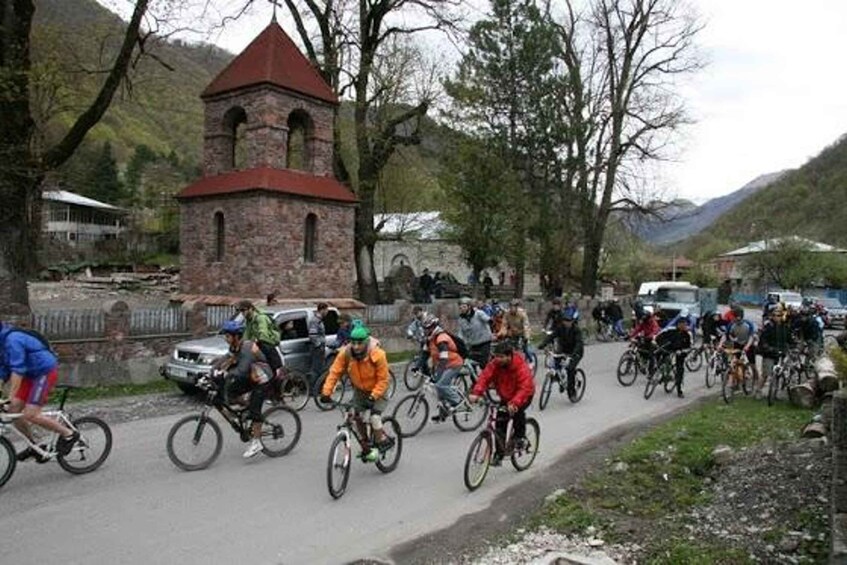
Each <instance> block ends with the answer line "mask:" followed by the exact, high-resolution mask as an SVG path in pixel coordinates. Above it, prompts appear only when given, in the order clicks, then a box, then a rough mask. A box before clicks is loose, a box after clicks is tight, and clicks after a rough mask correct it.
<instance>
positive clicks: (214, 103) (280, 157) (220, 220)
mask: <svg viewBox="0 0 847 565" xmlns="http://www.w3.org/2000/svg"><path fill="white" fill-rule="evenodd" d="M201 98H202V100H203V103H204V105H205V134H204V143H203V166H204V171H203V174H204V176H203V177H202V178H200V179H199V180H198V181H196V182H194V183H193V184H191V185H190V186H188V187H186V188H185V189H184V190H183V191H182V192H181V193H180V194H179V195H178V196H177V198H178V200H179V203H180V248H181V249H180V251H181V273H180V286H181V291H182V293H184V294H187V295H225V296H265V295H267V294H270V293H276V294H277V297H278V298H281V299H286V298H330V297H338V298H345V297H350V296H353V289H354V284H355V265H354V262H353V237H354V232H353V228H354V214H355V206H356V203H357V200H356V197H355V196H354V194H353V193H352V191H351V190H350V189H349V188H348V187H347V186H345V185H343V184H341V183H340V182H338V180H336V178H335V177H334V176H333V118H334V113H335V110H336V107H337V106H338V104H339V101H338V98H337V97H336V95H335V93H334V92H333V90H332V89H331V88H330V86H329V85H328V84H327V83H326V82H325V81H324V80H323V78H322V77H321V75H320V74H319V73H318V71H317V70H316V69H315V68H314V67H312V65H311V64H310V63H309V61H308V60H307V59H306V58H305V57H304V56H303V54H302V53H300V51H299V50H298V49H297V46H296V45H295V44H294V42H293V41H292V40H291V38H290V37H288V35H286V33H285V32H284V31H283V30H282V28H281V27H280V26H279V25H278V24H277V22H276V20H274V21H272V22H271V23H270V25H268V26H267V27H266V28H265V29H264V31H262V32H261V33H260V34H259V35H258V37H256V39H254V40H253V42H252V43H250V45H248V46H247V48H246V49H245V50H244V51H243V52H242V53H241V54H239V55H238V56H237V57H236V58H235V59H234V60H233V61H232V62H231V63H230V64H229V65H228V66H227V67H226V68H224V69H223V70H222V71H221V73H220V74H219V75H218V76H217V77H216V78H215V79H214V80H213V81H212V82H211V84H209V86H208V87H207V88H206V89H205V91H204V92H203V93H202V95H201Z"/></svg>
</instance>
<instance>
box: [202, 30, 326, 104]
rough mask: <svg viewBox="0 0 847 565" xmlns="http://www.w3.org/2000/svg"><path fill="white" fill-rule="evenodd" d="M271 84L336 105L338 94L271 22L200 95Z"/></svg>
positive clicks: (208, 95)
mask: <svg viewBox="0 0 847 565" xmlns="http://www.w3.org/2000/svg"><path fill="white" fill-rule="evenodd" d="M259 84H271V85H274V86H279V87H282V88H285V89H287V90H292V91H294V92H299V93H300V94H305V95H306V96H311V97H314V98H318V99H319V100H324V101H326V102H330V103H332V104H338V97H337V96H336V95H335V93H334V92H333V91H332V88H330V86H329V85H328V84H327V83H326V81H325V80H324V79H323V77H321V75H320V73H318V71H317V69H315V68H314V67H313V66H312V64H311V63H310V62H309V60H308V59H306V57H304V56H303V54H302V53H301V52H300V50H299V49H298V48H297V46H296V45H295V44H294V42H293V41H292V40H291V38H290V37H288V35H287V34H286V33H285V32H284V31H283V30H282V28H281V27H279V24H277V23H276V21H272V22H271V23H270V24H269V25H268V27H266V28H265V29H264V30H263V31H262V33H260V34H259V35H258V36H257V37H256V39H254V40H253V41H252V42H251V43H250V45H248V46H247V48H245V49H244V51H242V52H241V54H239V55H238V56H237V57H236V58H235V59H233V60H232V61H231V62H230V63H229V65H227V66H226V67H225V68H224V70H222V71H221V72H220V73H219V74H218V76H216V77H215V79H214V80H213V81H212V82H211V83H210V84H209V86H207V87H206V89H205V90H204V91H203V93H202V94H201V95H200V96H201V98H207V97H210V96H214V95H216V94H223V93H225V92H229V91H232V90H238V89H241V88H245V87H248V86H256V85H259Z"/></svg>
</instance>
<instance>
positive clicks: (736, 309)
mask: <svg viewBox="0 0 847 565" xmlns="http://www.w3.org/2000/svg"><path fill="white" fill-rule="evenodd" d="M732 315H733V316H735V319H736V320H742V319H744V308H742V307H741V306H739V305H737V304H736V305H734V306H733V307H732Z"/></svg>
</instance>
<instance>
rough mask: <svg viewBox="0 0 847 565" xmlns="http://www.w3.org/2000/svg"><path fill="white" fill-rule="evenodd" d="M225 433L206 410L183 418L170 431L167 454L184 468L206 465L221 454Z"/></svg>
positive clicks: (193, 469)
mask: <svg viewBox="0 0 847 565" xmlns="http://www.w3.org/2000/svg"><path fill="white" fill-rule="evenodd" d="M222 446H223V434H221V428H220V426H218V423H217V422H215V421H214V420H212V419H211V418H209V417H208V416H206V415H205V414H190V415H188V416H185V417H183V418H180V419H179V420H178V421H177V423H176V424H174V425H173V427H172V428H171V431H170V432H169V433H168V441H167V448H168V457H170V459H171V461H172V462H173V464H174V465H176V466H177V467H179V468H180V469H182V470H183V471H199V470H200V469H205V468H206V467H208V466H209V465H211V464H212V462H213V461H214V460H215V459H217V458H218V455H220V454H221V447H222Z"/></svg>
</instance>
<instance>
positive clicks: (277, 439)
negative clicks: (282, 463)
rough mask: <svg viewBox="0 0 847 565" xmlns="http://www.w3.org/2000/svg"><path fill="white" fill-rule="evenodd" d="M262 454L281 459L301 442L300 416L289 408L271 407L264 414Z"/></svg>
mask: <svg viewBox="0 0 847 565" xmlns="http://www.w3.org/2000/svg"><path fill="white" fill-rule="evenodd" d="M262 418H263V419H264V422H262V453H264V454H265V455H267V456H268V457H281V456H283V455H285V454H287V453H289V452H290V451H291V450H292V449H294V446H296V445H297V442H298V441H300V433H301V431H302V427H301V425H300V416H299V415H298V414H297V412H295V411H294V410H292V409H291V408H289V407H288V406H271V407H270V408H268V409H267V410H265V411H264V413H263V414H262Z"/></svg>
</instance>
